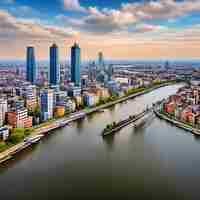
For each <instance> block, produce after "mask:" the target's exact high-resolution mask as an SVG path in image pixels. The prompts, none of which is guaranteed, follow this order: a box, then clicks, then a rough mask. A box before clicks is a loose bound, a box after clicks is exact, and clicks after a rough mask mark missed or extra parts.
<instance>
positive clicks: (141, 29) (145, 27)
mask: <svg viewBox="0 0 200 200" xmlns="http://www.w3.org/2000/svg"><path fill="white" fill-rule="evenodd" d="M162 30H165V27H164V26H160V25H152V24H139V25H136V26H135V29H134V32H136V33H145V32H152V31H162Z"/></svg>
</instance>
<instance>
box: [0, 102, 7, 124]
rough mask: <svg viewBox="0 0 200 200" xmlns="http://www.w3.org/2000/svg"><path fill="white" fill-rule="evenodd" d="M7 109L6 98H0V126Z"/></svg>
mask: <svg viewBox="0 0 200 200" xmlns="http://www.w3.org/2000/svg"><path fill="white" fill-rule="evenodd" d="M7 111H8V103H7V100H3V99H0V127H1V126H3V124H4V122H5V115H6V112H7Z"/></svg>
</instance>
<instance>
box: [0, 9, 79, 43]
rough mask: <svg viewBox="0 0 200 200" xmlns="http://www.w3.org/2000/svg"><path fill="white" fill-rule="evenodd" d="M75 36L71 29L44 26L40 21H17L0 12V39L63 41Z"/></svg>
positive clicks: (4, 12)
mask: <svg viewBox="0 0 200 200" xmlns="http://www.w3.org/2000/svg"><path fill="white" fill-rule="evenodd" d="M76 34H77V32H76V31H73V29H72V28H61V27H57V26H49V25H44V24H42V23H40V20H29V19H27V20H26V19H17V18H16V17H14V16H12V15H11V14H9V13H8V12H6V11H4V10H0V39H11V40H13V39H14V40H18V39H19V40H21V39H23V40H25V39H28V40H29V39H30V40H31V39H37V38H38V39H41V40H42V39H44V40H46V39H64V38H67V37H73V36H74V35H76Z"/></svg>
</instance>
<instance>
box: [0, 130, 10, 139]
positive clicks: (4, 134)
mask: <svg viewBox="0 0 200 200" xmlns="http://www.w3.org/2000/svg"><path fill="white" fill-rule="evenodd" d="M8 137H9V129H8V128H7V127H1V128H0V140H3V141H5V140H7V139H8Z"/></svg>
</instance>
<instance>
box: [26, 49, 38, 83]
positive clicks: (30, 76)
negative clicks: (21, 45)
mask: <svg viewBox="0 0 200 200" xmlns="http://www.w3.org/2000/svg"><path fill="white" fill-rule="evenodd" d="M26 80H27V81H29V82H31V83H35V82H36V62H35V52H34V47H27V55H26Z"/></svg>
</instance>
